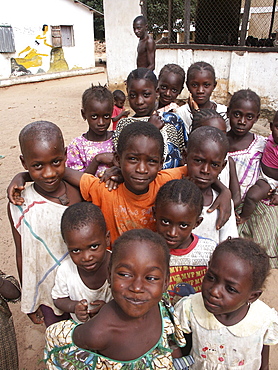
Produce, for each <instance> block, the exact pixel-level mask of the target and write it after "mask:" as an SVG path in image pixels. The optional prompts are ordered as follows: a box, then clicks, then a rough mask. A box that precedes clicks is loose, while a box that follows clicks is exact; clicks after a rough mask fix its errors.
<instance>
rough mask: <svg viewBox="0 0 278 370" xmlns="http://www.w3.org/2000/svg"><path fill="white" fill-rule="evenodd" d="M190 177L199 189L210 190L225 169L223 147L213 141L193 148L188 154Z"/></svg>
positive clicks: (207, 141)
mask: <svg viewBox="0 0 278 370" xmlns="http://www.w3.org/2000/svg"><path fill="white" fill-rule="evenodd" d="M186 162H187V169H188V177H189V179H190V180H191V181H193V182H194V183H195V184H196V185H197V186H198V188H199V189H201V190H205V189H207V188H209V187H210V186H211V185H212V184H213V183H214V182H215V180H216V179H217V177H218V175H219V174H220V172H221V171H222V169H223V168H224V166H225V164H226V162H225V153H224V149H223V148H222V146H221V145H220V144H219V143H217V142H215V141H212V140H206V141H204V142H202V143H201V145H200V146H199V148H197V147H196V145H195V146H193V147H191V149H190V151H188V153H187V158H186Z"/></svg>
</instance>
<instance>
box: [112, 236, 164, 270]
mask: <svg viewBox="0 0 278 370" xmlns="http://www.w3.org/2000/svg"><path fill="white" fill-rule="evenodd" d="M133 241H147V242H149V243H151V244H152V245H154V246H155V247H156V248H158V249H160V250H161V252H162V253H163V255H164V260H165V267H166V273H167V274H169V261H170V254H169V248H168V246H167V244H166V241H165V239H164V238H163V237H162V236H160V235H159V234H158V233H155V232H153V231H152V230H149V229H132V230H128V231H126V232H124V233H123V234H122V235H121V236H119V238H118V239H116V241H115V242H114V244H113V248H112V251H113V253H112V256H111V260H110V268H111V266H112V265H113V263H114V262H115V260H116V258H117V256H118V254H119V252H120V250H121V249H122V248H124V246H125V245H126V244H127V243H130V242H133Z"/></svg>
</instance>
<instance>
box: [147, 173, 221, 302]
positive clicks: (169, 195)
mask: <svg viewBox="0 0 278 370" xmlns="http://www.w3.org/2000/svg"><path fill="white" fill-rule="evenodd" d="M202 209H203V195H202V192H201V190H200V189H199V188H198V186H197V185H195V184H194V183H193V182H191V181H189V180H187V179H181V180H172V181H168V182H167V183H166V184H164V185H163V186H161V188H160V189H159V192H158V193H157V197H156V201H155V207H154V217H155V219H156V229H157V231H158V233H159V234H160V235H161V236H163V238H164V239H165V240H166V243H167V245H168V248H169V250H170V255H171V258H170V282H169V287H168V291H169V294H170V296H171V297H172V300H173V302H177V300H178V299H179V298H180V297H181V296H183V295H184V292H183V291H182V290H184V288H185V286H187V284H190V285H191V286H192V287H193V288H194V289H195V291H196V292H198V291H200V290H201V283H202V278H203V276H204V274H205V272H206V270H207V265H208V262H209V259H210V256H211V254H212V252H213V251H214V249H215V247H216V243H215V242H214V241H213V240H211V239H207V238H202V237H199V236H197V235H195V234H193V233H192V231H193V229H194V228H195V227H197V226H199V225H200V224H201V222H202V217H201V212H202ZM183 283H186V284H183Z"/></svg>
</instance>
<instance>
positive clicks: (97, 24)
mask: <svg viewBox="0 0 278 370" xmlns="http://www.w3.org/2000/svg"><path fill="white" fill-rule="evenodd" d="M80 1H81V2H82V3H83V4H86V5H88V6H90V7H91V8H94V9H95V10H98V11H99V12H101V13H103V1H102V0H80ZM94 31H95V40H99V41H104V40H105V29H104V19H103V18H102V17H94Z"/></svg>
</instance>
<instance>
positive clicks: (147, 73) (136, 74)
mask: <svg viewBox="0 0 278 370" xmlns="http://www.w3.org/2000/svg"><path fill="white" fill-rule="evenodd" d="M133 80H148V81H150V82H151V83H152V84H153V85H154V88H155V89H156V88H157V84H158V81H157V77H156V75H155V74H154V73H153V71H151V70H150V69H148V68H143V67H140V68H136V69H134V70H133V71H131V72H130V74H129V75H128V76H127V79H126V86H127V89H128V88H129V85H130V83H131V81H133Z"/></svg>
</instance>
